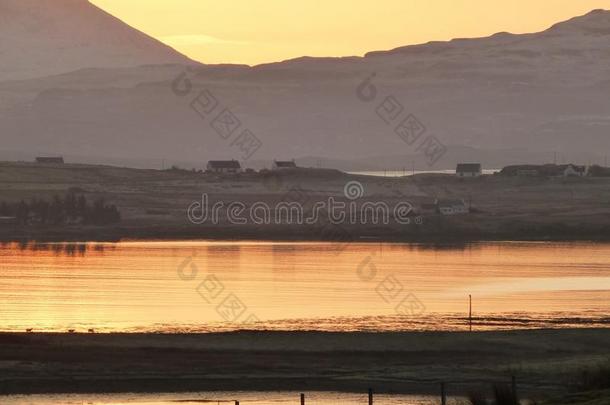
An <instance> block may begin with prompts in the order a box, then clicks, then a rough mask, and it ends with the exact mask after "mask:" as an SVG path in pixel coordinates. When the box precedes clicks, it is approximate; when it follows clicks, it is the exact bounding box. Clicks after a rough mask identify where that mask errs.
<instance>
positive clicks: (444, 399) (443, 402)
mask: <svg viewBox="0 0 610 405" xmlns="http://www.w3.org/2000/svg"><path fill="white" fill-rule="evenodd" d="M441 405H447V394H446V392H445V383H444V382H442V383H441Z"/></svg>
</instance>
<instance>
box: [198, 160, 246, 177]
mask: <svg viewBox="0 0 610 405" xmlns="http://www.w3.org/2000/svg"><path fill="white" fill-rule="evenodd" d="M206 169H207V170H208V171H209V172H212V173H223V174H237V173H241V165H240V164H239V162H238V161H237V160H210V161H209V162H208V165H207V166H206Z"/></svg>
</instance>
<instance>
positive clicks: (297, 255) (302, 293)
mask: <svg viewBox="0 0 610 405" xmlns="http://www.w3.org/2000/svg"><path fill="white" fill-rule="evenodd" d="M189 258H190V260H189ZM184 263H187V267H186V270H185V271H187V272H191V271H193V269H195V272H196V274H194V275H193V278H192V279H189V278H186V279H185V277H183V278H181V277H180V276H179V273H178V268H179V266H180V265H181V264H184ZM191 264H192V265H194V267H191ZM0 277H1V278H0V308H2V309H1V311H2V316H1V317H0V329H2V330H24V329H26V328H34V329H36V330H61V331H65V330H67V329H70V328H74V329H77V330H86V329H88V328H95V329H96V330H98V331H134V330H156V331H157V330H160V331H177V330H189V331H193V330H203V331H209V330H231V329H239V328H245V327H253V325H252V324H251V323H247V324H244V323H243V322H244V321H245V320H246V319H249V320H250V321H252V320H255V319H259V320H260V321H261V322H260V323H257V324H256V325H255V327H257V328H269V329H322V330H362V329H373V330H402V329H422V328H424V329H445V328H448V327H456V328H459V327H460V325H462V324H463V319H462V318H463V317H464V316H465V315H466V314H467V312H468V295H469V294H472V296H473V309H474V314H475V316H476V317H485V318H491V317H499V318H503V319H514V318H516V317H518V318H519V319H520V321H519V322H518V323H517V324H516V325H517V326H519V327H523V326H527V322H526V323H525V324H524V323H523V321H522V320H523V319H526V320H528V319H529V321H528V322H530V323H531V324H532V325H536V326H540V325H542V326H545V322H555V325H559V326H561V325H562V322H564V320H565V319H566V318H572V321H570V322H571V323H576V324H578V323H579V322H581V321H582V322H584V323H585V324H587V322H593V323H594V324H595V325H596V326H600V325H602V326H604V325H605V324H606V323H607V322H608V318H610V315H609V314H610V304H609V302H610V244H593V243H591V244H560V243H510V242H504V243H487V244H474V245H468V246H465V247H427V246H423V245H414V244H392V243H383V244H369V243H354V244H348V245H343V244H337V243H312V242H294V243H293V242H217V241H214V242H209V241H205V242H202V241H197V242H196V241H184V242H173V241H172V242H120V243H104V244H75V245H65V244H37V245H24V246H20V245H17V244H8V245H4V246H2V247H0ZM202 283H203V284H202ZM198 287H199V289H198ZM212 287H215V288H212ZM409 297H411V298H409ZM413 297H415V298H414V299H415V300H416V302H417V303H418V305H419V304H421V305H422V306H423V307H425V309H424V308H423V307H422V308H418V307H417V306H415V307H413V306H404V305H403V306H399V304H400V303H401V301H403V300H405V301H404V302H411V301H407V300H411V299H413ZM404 302H403V303H404ZM226 304H233V305H232V306H231V305H229V306H227V305H226ZM397 307H399V308H400V309H399V310H400V311H401V312H400V314H399V313H398V312H397ZM227 308H229V309H228V310H227ZM405 308H408V309H411V310H413V311H412V312H408V311H407V312H405V311H404V309H405ZM420 309H422V311H420ZM227 315H228V316H227ZM591 319H594V321H591ZM534 321H535V322H534ZM494 322H495V321H494ZM565 322H568V321H567V320H566V321H565ZM500 323H501V324H502V327H510V325H508V326H507V324H505V322H500ZM489 324H490V325H491V324H492V322H491V321H490V323H489ZM448 325H449V326H448ZM488 326H489V325H488Z"/></svg>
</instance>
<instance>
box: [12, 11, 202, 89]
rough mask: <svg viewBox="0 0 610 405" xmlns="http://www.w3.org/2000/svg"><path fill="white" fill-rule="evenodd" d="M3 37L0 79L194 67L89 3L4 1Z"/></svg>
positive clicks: (188, 61) (170, 50)
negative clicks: (99, 70)
mask: <svg viewBox="0 0 610 405" xmlns="http://www.w3.org/2000/svg"><path fill="white" fill-rule="evenodd" d="M0 38H2V40H3V41H2V42H0V55H2V60H3V63H2V64H1V65H0V81H3V80H13V79H24V78H34V77H41V76H48V75H54V74H59V73H66V72H70V71H74V70H79V69H83V68H89V67H95V68H117V67H133V66H139V65H154V64H191V63H195V62H193V61H191V60H190V59H188V58H187V57H186V56H184V55H182V54H180V53H179V52H177V51H176V50H174V49H172V48H170V47H169V46H167V45H165V44H163V43H161V42H159V41H157V40H156V39H154V38H152V37H150V36H148V35H146V34H144V33H142V32H140V31H138V30H136V29H134V28H132V27H130V26H129V25H127V24H125V23H124V22H122V21H121V20H119V19H118V18H116V17H113V16H112V15H110V14H108V13H106V12H105V11H103V10H101V9H99V8H98V7H96V6H94V5H93V4H91V3H90V2H89V1H87V0H1V1H0Z"/></svg>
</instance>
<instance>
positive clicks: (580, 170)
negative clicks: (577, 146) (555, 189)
mask: <svg viewBox="0 0 610 405" xmlns="http://www.w3.org/2000/svg"><path fill="white" fill-rule="evenodd" d="M586 175H587V167H586V166H577V165H573V164H569V165H567V166H566V167H565V169H563V176H564V177H583V176H586Z"/></svg>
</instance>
